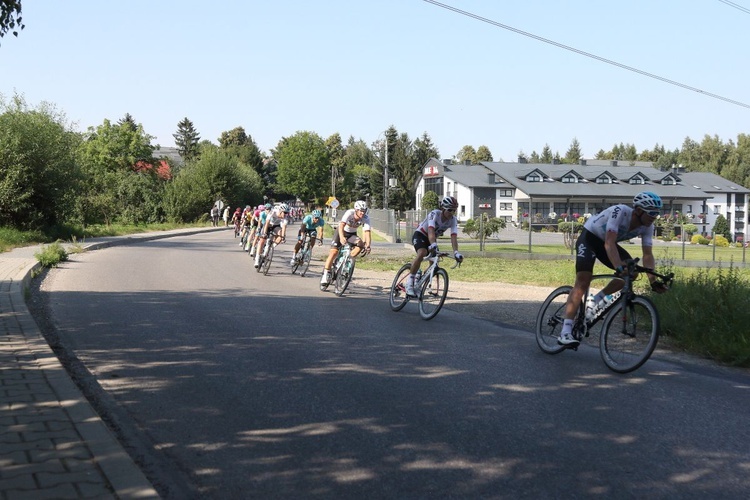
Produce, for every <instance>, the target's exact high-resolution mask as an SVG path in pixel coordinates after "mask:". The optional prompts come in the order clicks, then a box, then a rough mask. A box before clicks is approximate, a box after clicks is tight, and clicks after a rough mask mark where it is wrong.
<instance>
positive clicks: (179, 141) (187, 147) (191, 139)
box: [172, 117, 201, 161]
mask: <svg viewBox="0 0 750 500" xmlns="http://www.w3.org/2000/svg"><path fill="white" fill-rule="evenodd" d="M172 137H174V143H175V145H176V146H177V150H178V151H179V152H180V155H181V156H182V158H183V159H184V160H185V161H187V160H192V159H195V158H196V157H197V156H198V142H200V140H201V136H200V135H199V134H198V132H197V131H196V130H195V126H194V125H193V122H191V121H190V120H188V118H187V117H185V118H183V119H182V121H181V122H179V123H178V124H177V133H176V134H172Z"/></svg>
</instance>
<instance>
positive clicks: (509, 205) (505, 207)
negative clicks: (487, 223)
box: [497, 203, 513, 210]
mask: <svg viewBox="0 0 750 500" xmlns="http://www.w3.org/2000/svg"><path fill="white" fill-rule="evenodd" d="M497 208H498V210H513V203H498V204H497Z"/></svg>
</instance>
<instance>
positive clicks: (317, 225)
mask: <svg viewBox="0 0 750 500" xmlns="http://www.w3.org/2000/svg"><path fill="white" fill-rule="evenodd" d="M325 225H326V223H325V221H324V220H323V214H322V213H321V211H320V210H313V211H312V213H311V214H310V215H306V216H305V217H304V218H303V219H302V224H301V225H300V228H299V231H298V232H297V243H296V244H295V245H294V255H292V260H291V261H289V265H290V266H293V265H294V263H295V262H296V261H297V254H298V253H299V250H300V248H302V243H303V242H304V241H305V235H306V234H309V235H310V248H312V247H313V245H315V239H316V238H317V236H318V233H320V243H321V245H322V244H323V228H324V227H325Z"/></svg>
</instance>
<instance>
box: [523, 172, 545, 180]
mask: <svg viewBox="0 0 750 500" xmlns="http://www.w3.org/2000/svg"><path fill="white" fill-rule="evenodd" d="M526 182H542V176H541V175H539V174H537V173H533V174H529V175H527V176H526Z"/></svg>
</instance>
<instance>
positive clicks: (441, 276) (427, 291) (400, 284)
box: [388, 252, 461, 320]
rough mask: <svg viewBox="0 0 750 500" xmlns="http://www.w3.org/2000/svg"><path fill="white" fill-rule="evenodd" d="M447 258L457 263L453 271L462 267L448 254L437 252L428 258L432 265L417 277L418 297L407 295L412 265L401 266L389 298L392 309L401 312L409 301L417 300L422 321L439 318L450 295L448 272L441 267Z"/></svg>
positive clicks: (416, 289) (415, 288)
mask: <svg viewBox="0 0 750 500" xmlns="http://www.w3.org/2000/svg"><path fill="white" fill-rule="evenodd" d="M445 257H450V258H452V259H454V260H455V261H456V263H455V264H454V265H453V266H451V269H455V268H456V267H458V266H460V265H461V261H459V260H458V259H456V258H455V257H454V256H451V255H450V254H449V253H448V252H437V253H434V254H432V255H430V256H429V257H426V260H428V261H429V262H430V265H429V266H428V267H427V269H425V271H424V272H422V270H421V269H420V270H419V272H418V273H417V275H416V276H415V281H414V290H415V291H416V293H417V295H416V297H413V296H410V295H408V294H407V293H406V279H407V278H408V277H409V273H410V272H411V271H410V270H411V264H404V265H403V266H401V269H399V270H398V272H397V273H396V277H395V278H393V284H392V285H391V291H390V294H389V296H388V299H389V302H390V304H391V309H393V310H394V311H400V310H401V309H403V308H404V306H405V305H406V303H407V302H409V300H411V299H413V298H416V299H417V300H418V301H419V315H420V316H421V317H422V319H424V320H430V319H432V318H434V317H435V316H437V313H439V312H440V309H441V308H442V307H443V304H444V303H445V298H446V297H447V295H448V271H446V270H445V269H444V268H442V267H440V261H441V260H442V259H443V258H445Z"/></svg>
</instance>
